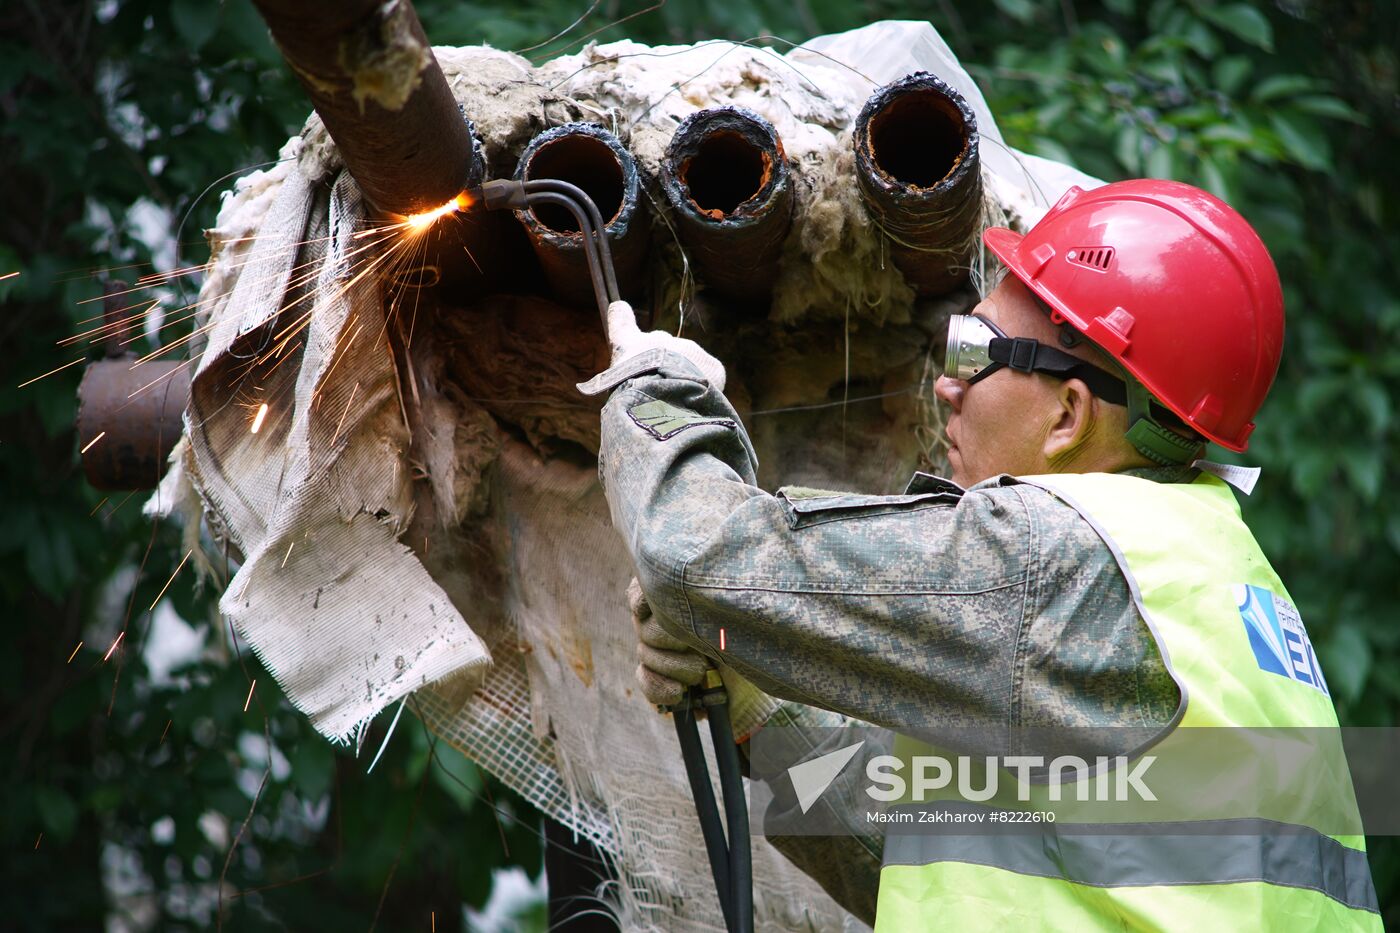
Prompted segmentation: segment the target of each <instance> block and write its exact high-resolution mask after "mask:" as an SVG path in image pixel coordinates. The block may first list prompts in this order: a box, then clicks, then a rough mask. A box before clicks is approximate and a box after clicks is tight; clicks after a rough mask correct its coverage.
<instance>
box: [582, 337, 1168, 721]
mask: <svg viewBox="0 0 1400 933" xmlns="http://www.w3.org/2000/svg"><path fill="white" fill-rule="evenodd" d="M614 387H615V391H613V393H612V396H611V398H610V399H609V400H608V402H607V404H606V406H605V407H604V409H603V416H602V417H603V426H602V448H601V451H600V454H599V471H600V474H601V476H602V481H603V484H604V488H605V490H606V492H607V495H608V502H609V504H610V507H611V510H612V519H613V523H614V525H615V526H616V528H617V530H618V531H619V532H620V533H621V534H622V537H623V539H624V541H626V543H627V547H628V548H629V549H630V551H631V554H632V558H633V561H634V563H635V564H636V567H637V572H638V576H639V578H640V580H641V583H642V589H643V590H644V591H645V592H646V594H647V599H648V601H649V602H650V603H651V606H652V611H653V612H655V613H656V615H657V617H658V619H659V620H660V621H661V623H662V625H663V626H664V627H665V628H666V629H667V630H668V631H671V632H672V633H673V634H675V635H676V636H677V637H679V638H681V639H683V640H685V641H687V642H689V643H690V644H692V645H694V646H695V647H696V648H697V649H698V650H700V651H701V652H703V653H705V654H707V655H710V656H711V657H716V658H720V659H722V660H723V661H724V662H725V663H727V664H729V665H730V666H731V667H733V668H734V669H735V670H736V671H738V672H739V673H741V674H743V675H744V676H746V677H748V678H749V679H750V680H752V681H753V683H754V684H756V685H757V686H759V687H760V688H762V689H763V690H765V691H767V692H768V693H770V694H773V695H775V696H778V697H781V698H783V699H785V700H791V701H796V702H799V703H804V704H807V705H811V706H817V707H821V708H823V709H827V710H833V711H836V712H839V713H842V714H845V715H847V716H851V717H855V718H857V719H862V720H865V721H866V722H870V723H875V724H877V725H881V726H887V727H889V728H892V729H896V730H918V729H920V728H922V727H924V726H926V725H927V724H929V723H931V722H937V723H939V724H940V725H946V726H979V725H998V726H1066V725H1085V726H1137V727H1141V726H1153V725H1165V724H1166V723H1168V722H1169V721H1170V719H1171V717H1172V715H1173V714H1174V713H1175V711H1176V708H1177V704H1178V698H1179V695H1178V691H1177V687H1176V684H1175V683H1174V682H1173V681H1172V679H1171V676H1170V674H1168V672H1167V670H1166V667H1165V665H1164V664H1163V662H1162V658H1161V655H1160V653H1159V652H1158V650H1157V647H1156V644H1155V642H1154V641H1153V639H1152V636H1151V634H1150V632H1149V630H1148V628H1147V626H1146V623H1145V622H1144V621H1143V619H1142V618H1141V617H1140V616H1139V614H1138V612H1137V609H1136V607H1135V606H1134V604H1133V601H1132V598H1131V596H1130V594H1129V590H1128V586H1127V583H1126V581H1125V580H1124V578H1123V575H1122V573H1121V572H1120V571H1119V569H1118V565H1117V563H1116V562H1115V561H1114V559H1113V555H1112V554H1111V552H1110V551H1109V549H1108V547H1107V545H1105V544H1104V542H1103V540H1102V539H1101V538H1100V537H1099V536H1098V534H1097V533H1096V532H1095V531H1094V529H1093V528H1092V526H1090V525H1089V523H1088V522H1087V521H1085V520H1084V519H1083V518H1081V517H1080V516H1079V514H1078V513H1077V512H1075V511H1074V510H1073V509H1072V508H1070V507H1069V506H1067V505H1064V504H1063V503H1061V502H1059V501H1058V500H1057V499H1055V498H1054V497H1052V496H1051V495H1050V494H1049V493H1047V492H1045V491H1043V490H1041V489H1039V488H1036V487H1033V486H1028V485H1023V484H1020V483H1017V482H1016V481H1015V480H1014V479H1013V478H1011V477H1006V476H1003V477H998V478H996V479H992V480H988V481H987V482H984V483H980V484H978V485H976V486H974V487H972V488H971V489H968V490H963V489H961V488H959V487H958V486H955V485H954V484H952V483H950V482H947V481H946V480H940V479H936V478H934V477H931V476H926V475H924V474H916V476H915V478H914V481H913V482H911V484H910V487H909V489H908V490H906V492H905V493H904V494H902V495H892V496H891V495H874V496H867V495H854V494H849V493H835V492H820V491H815V490H790V489H780V490H778V492H777V494H776V495H770V494H769V493H766V492H764V491H763V490H762V489H759V488H758V487H757V486H755V485H754V475H755V467H756V461H755V457H754V452H753V447H752V445H751V444H750V442H749V439H748V436H747V434H746V433H745V431H744V428H743V426H742V425H741V424H740V422H739V418H738V416H737V414H736V413H735V412H734V409H733V408H732V407H730V405H729V403H728V401H726V399H725V398H724V396H723V395H722V394H721V393H719V392H716V391H714V390H713V389H711V388H710V387H709V386H708V385H707V384H706V383H705V382H704V381H703V380H702V378H701V376H700V374H699V372H698V370H696V369H695V368H694V367H693V366H692V365H691V364H690V363H689V361H687V360H685V359H684V358H682V357H680V356H677V355H675V354H672V353H667V352H665V351H660V350H653V351H648V352H647V353H644V354H641V355H639V356H637V357H634V358H632V359H630V360H627V361H624V363H623V364H621V365H619V366H615V367H613V368H612V369H610V370H608V371H607V372H605V373H603V374H602V375H600V376H598V377H597V378H595V379H594V380H593V382H592V383H590V384H589V391H592V392H601V391H605V390H607V389H609V388H614ZM721 632H722V633H723V642H724V646H723V649H722V650H721V647H720V642H721Z"/></svg>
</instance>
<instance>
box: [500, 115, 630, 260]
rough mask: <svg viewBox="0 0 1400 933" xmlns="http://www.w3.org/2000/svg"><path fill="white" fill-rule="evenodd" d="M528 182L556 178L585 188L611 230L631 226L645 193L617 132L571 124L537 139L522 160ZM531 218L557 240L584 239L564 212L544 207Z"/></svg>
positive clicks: (522, 174)
mask: <svg viewBox="0 0 1400 933" xmlns="http://www.w3.org/2000/svg"><path fill="white" fill-rule="evenodd" d="M520 166H521V170H520V171H519V172H517V176H518V177H520V178H521V180H523V181H533V180H535V179H542V178H554V179H558V180H559V181H566V182H569V183H570V184H573V185H577V186H578V187H579V188H582V189H583V191H584V193H585V194H587V195H588V196H589V197H590V198H592V199H593V203H594V204H596V205H597V206H598V210H599V212H600V213H601V214H602V215H603V219H604V223H605V224H606V225H607V226H609V227H611V226H613V224H615V223H625V221H626V220H627V219H628V218H630V216H631V214H632V212H633V211H634V209H635V205H636V201H637V197H638V194H639V185H638V179H637V167H636V163H635V162H634V161H633V159H632V156H631V154H630V153H629V152H627V150H625V149H624V148H622V144H621V143H620V142H618V140H617V138H616V137H614V136H613V135H612V134H611V133H609V132H607V131H606V130H604V129H603V128H602V127H599V126H595V125H593V124H591V123H568V124H565V125H563V126H559V127H555V128H554V129H552V130H548V131H546V132H544V133H541V134H540V135H539V136H536V137H535V139H534V140H533V141H532V142H531V143H530V145H529V146H528V147H527V148H526V150H525V152H524V153H523V154H522V155H521V157H520ZM527 213H528V214H529V217H530V219H532V220H533V221H534V222H535V223H536V224H537V225H539V226H540V227H543V228H544V229H545V231H547V232H549V233H553V234H556V235H565V236H578V234H579V228H578V223H577V222H576V221H575V220H574V218H573V215H572V214H570V213H569V212H568V211H567V210H565V209H564V208H562V207H555V206H552V205H541V206H535V207H531V208H530V209H529V210H528V211H527Z"/></svg>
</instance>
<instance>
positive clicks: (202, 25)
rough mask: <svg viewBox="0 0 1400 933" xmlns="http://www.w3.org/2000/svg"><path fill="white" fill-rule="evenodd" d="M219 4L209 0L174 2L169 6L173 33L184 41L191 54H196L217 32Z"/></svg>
mask: <svg viewBox="0 0 1400 933" xmlns="http://www.w3.org/2000/svg"><path fill="white" fill-rule="evenodd" d="M221 6H222V5H221V4H218V3H211V2H210V0H175V2H174V3H172V4H171V5H170V18H171V20H172V21H173V22H174V23H175V31H176V32H177V33H179V35H180V38H181V39H184V40H185V42H186V43H187V44H188V46H189V50H190V51H191V52H197V51H199V50H200V49H201V48H203V47H204V43H206V42H208V41H209V40H210V39H212V38H213V37H214V33H216V32H218V31H219V10H220V9H221Z"/></svg>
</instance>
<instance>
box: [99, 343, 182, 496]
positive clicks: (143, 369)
mask: <svg viewBox="0 0 1400 933" xmlns="http://www.w3.org/2000/svg"><path fill="white" fill-rule="evenodd" d="M189 398H190V370H189V362H188V361H187V360H185V361H180V360H151V361H148V362H145V363H139V364H137V363H136V362H135V357H131V356H126V357H115V358H112V359H105V360H96V361H94V362H92V363H89V364H88V367H87V369H86V371H85V372H84V373H83V380H82V382H81V383H79V384H78V444H79V446H80V448H81V450H82V460H83V473H84V474H86V476H87V480H88V482H89V483H91V484H92V485H93V486H95V487H96V488H98V489H104V490H118V489H154V488H155V487H156V484H157V483H159V482H160V478H161V476H162V475H163V474H164V473H165V467H166V461H167V460H168V459H169V457H170V451H171V450H173V449H174V447H175V442H176V441H178V440H179V439H180V432H181V430H182V429H183V424H182V420H183V419H182V416H183V414H184V411H185V406H186V405H187V404H188V403H189Z"/></svg>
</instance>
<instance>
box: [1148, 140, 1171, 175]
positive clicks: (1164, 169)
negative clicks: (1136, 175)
mask: <svg viewBox="0 0 1400 933" xmlns="http://www.w3.org/2000/svg"><path fill="white" fill-rule="evenodd" d="M1147 175H1148V177H1150V178H1168V179H1169V178H1172V177H1174V175H1173V172H1172V150H1171V147H1170V146H1164V145H1161V144H1160V143H1159V144H1158V145H1156V146H1153V147H1152V151H1151V152H1149V153H1148V154H1147Z"/></svg>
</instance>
